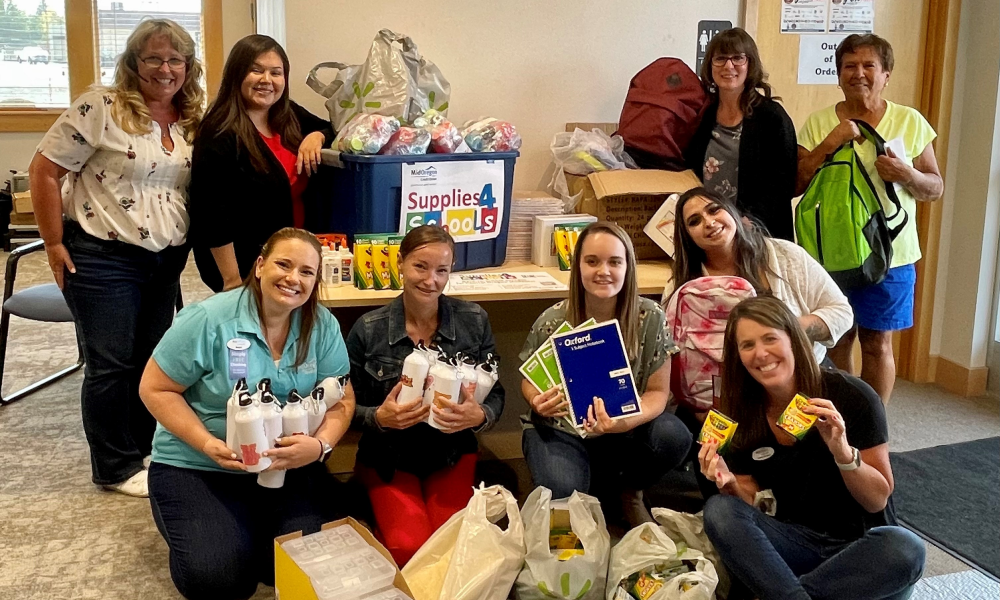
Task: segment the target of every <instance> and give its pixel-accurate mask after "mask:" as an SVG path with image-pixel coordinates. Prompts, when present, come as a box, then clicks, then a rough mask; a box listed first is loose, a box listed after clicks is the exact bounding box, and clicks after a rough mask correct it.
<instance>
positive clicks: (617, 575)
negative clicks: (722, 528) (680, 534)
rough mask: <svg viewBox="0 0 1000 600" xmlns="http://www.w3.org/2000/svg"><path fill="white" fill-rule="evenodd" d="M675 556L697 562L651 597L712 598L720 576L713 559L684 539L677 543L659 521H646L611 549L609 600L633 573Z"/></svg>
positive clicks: (662, 599)
mask: <svg viewBox="0 0 1000 600" xmlns="http://www.w3.org/2000/svg"><path fill="white" fill-rule="evenodd" d="M676 560H683V561H688V562H691V563H694V570H692V571H690V572H688V573H683V574H681V575H677V576H676V577H674V578H672V579H669V580H667V581H666V582H665V583H664V585H663V587H662V588H660V589H659V590H657V591H656V592H655V593H654V594H653V595H652V596H650V598H649V600H713V599H714V598H715V588H716V586H717V585H718V583H719V576H718V574H717V573H716V571H715V566H714V565H713V564H712V561H710V560H709V559H707V558H705V555H704V554H702V553H701V552H699V551H697V550H692V549H691V548H689V547H688V546H687V544H685V543H683V542H682V543H680V544H676V543H674V541H673V540H672V539H670V536H669V535H668V534H667V532H666V530H664V528H663V527H660V526H659V525H657V524H656V523H643V524H642V525H640V526H638V527H636V528H635V529H633V530H632V531H629V532H628V533H626V534H625V537H623V538H622V539H621V541H620V542H618V544H617V545H616V546H615V547H614V548H612V549H611V560H610V562H609V564H608V588H607V594H606V598H607V600H614V594H615V588H617V587H618V584H619V583H621V582H622V581H623V580H625V579H627V578H628V577H629V576H630V575H632V574H633V573H637V572H639V571H641V570H643V569H649V568H652V567H653V566H654V565H658V564H662V563H666V562H670V561H676ZM685 588H687V589H685Z"/></svg>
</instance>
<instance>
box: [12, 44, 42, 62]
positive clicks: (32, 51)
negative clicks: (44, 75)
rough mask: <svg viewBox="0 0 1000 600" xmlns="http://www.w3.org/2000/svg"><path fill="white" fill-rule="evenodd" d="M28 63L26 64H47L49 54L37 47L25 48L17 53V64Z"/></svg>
mask: <svg viewBox="0 0 1000 600" xmlns="http://www.w3.org/2000/svg"><path fill="white" fill-rule="evenodd" d="M24 61H28V64H31V65H33V64H35V63H44V64H46V65H47V64H49V53H48V52H47V51H46V50H45V49H44V48H39V47H38V46H25V47H24V48H21V51H20V52H18V53H17V62H24Z"/></svg>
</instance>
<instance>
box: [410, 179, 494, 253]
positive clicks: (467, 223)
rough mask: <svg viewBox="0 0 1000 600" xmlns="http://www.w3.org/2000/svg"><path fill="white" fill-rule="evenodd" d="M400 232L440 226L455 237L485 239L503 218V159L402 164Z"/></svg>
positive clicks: (461, 239) (463, 239) (492, 232)
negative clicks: (421, 227) (427, 226)
mask: <svg viewBox="0 0 1000 600" xmlns="http://www.w3.org/2000/svg"><path fill="white" fill-rule="evenodd" d="M402 168H403V190H402V196H403V197H402V206H401V207H400V211H399V233H401V234H404V235H405V234H406V233H407V232H409V231H410V230H411V229H413V228H415V227H420V226H421V225H440V226H441V227H444V228H445V229H447V230H448V232H449V233H451V236H452V237H453V238H455V241H456V242H474V241H477V240H489V239H493V238H495V237H496V236H497V235H499V233H500V230H501V228H502V225H503V223H502V221H503V209H504V206H503V203H504V198H505V197H506V194H505V192H506V190H505V189H504V184H505V181H504V163H503V161H502V160H476V161H447V162H445V161H442V162H422V163H411V164H405V163H404V164H403V165H402Z"/></svg>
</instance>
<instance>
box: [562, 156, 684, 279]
mask: <svg viewBox="0 0 1000 600" xmlns="http://www.w3.org/2000/svg"><path fill="white" fill-rule="evenodd" d="M566 181H567V183H568V184H569V193H570V194H576V193H578V192H582V196H581V197H580V203H579V204H578V205H577V212H582V213H587V214H590V215H594V216H595V217H597V218H598V219H600V220H602V221H611V222H614V223H617V224H618V225H619V226H621V227H622V229H624V230H625V231H627V232H628V234H629V236H630V237H631V238H632V244H633V245H634V246H635V255H636V258H637V259H639V260H643V259H657V258H663V257H665V256H666V253H665V252H664V251H663V249H662V248H660V247H659V246H658V245H656V243H655V242H653V240H652V239H650V237H649V236H648V235H646V233H645V232H644V231H643V228H644V227H645V226H646V223H648V222H649V220H650V219H651V218H653V215H654V214H655V213H656V211H657V209H659V208H660V206H661V205H662V204H663V201H664V200H666V199H667V196H669V195H670V194H674V193H684V192H686V191H688V190H690V189H691V188H695V187H698V186H700V185H701V180H699V179H698V177H697V176H696V175H695V174H694V172H693V171H690V170H688V171H657V170H652V169H639V170H627V171H603V172H601V173H591V174H590V175H587V176H579V175H570V174H569V173H567V174H566Z"/></svg>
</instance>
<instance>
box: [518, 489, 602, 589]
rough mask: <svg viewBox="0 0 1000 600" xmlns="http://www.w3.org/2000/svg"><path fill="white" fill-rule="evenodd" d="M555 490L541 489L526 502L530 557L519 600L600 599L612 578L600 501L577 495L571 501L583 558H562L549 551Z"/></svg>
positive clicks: (573, 524)
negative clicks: (610, 576) (550, 599)
mask: <svg viewBox="0 0 1000 600" xmlns="http://www.w3.org/2000/svg"><path fill="white" fill-rule="evenodd" d="M551 501H552V492H551V490H549V489H548V488H545V487H537V488H535V491H533V492H531V495H530V496H528V498H527V500H525V501H524V508H522V509H521V521H522V522H523V523H524V541H525V545H526V546H527V549H528V553H527V555H526V556H525V565H524V569H522V570H521V574H520V575H518V577H517V582H516V584H515V591H516V597H517V598H518V600H544V599H546V598H562V599H566V600H601V598H603V597H604V588H605V584H606V583H607V577H608V554H609V552H610V550H611V537H610V536H609V535H608V528H607V525H606V524H605V522H604V513H603V512H602V511H601V503H600V502H599V501H598V500H597V498H594V497H593V496H588V495H586V494H581V493H580V492H573V495H572V496H570V497H569V499H568V501H567V502H566V504H567V508H568V509H569V521H570V527H571V528H572V530H573V533H575V534H576V535H577V536H578V537H579V538H580V542H581V544H582V545H583V550H584V554H582V555H580V556H573V557H572V558H570V559H569V560H564V561H563V560H559V559H558V558H557V557H555V556H553V555H552V551H551V550H550V549H549V534H550V530H551V523H550V516H551V508H552V502H551Z"/></svg>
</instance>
